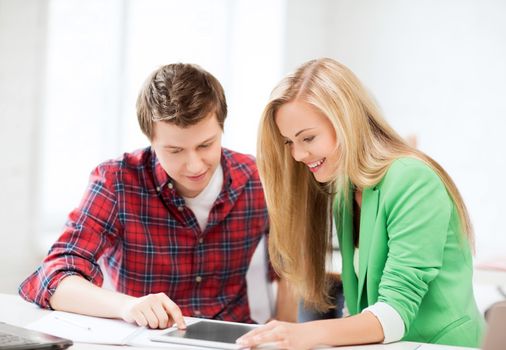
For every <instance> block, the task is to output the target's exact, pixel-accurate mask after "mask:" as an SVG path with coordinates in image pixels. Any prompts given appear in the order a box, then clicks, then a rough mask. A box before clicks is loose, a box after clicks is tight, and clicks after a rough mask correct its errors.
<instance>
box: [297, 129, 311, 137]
mask: <svg viewBox="0 0 506 350" xmlns="http://www.w3.org/2000/svg"><path fill="white" fill-rule="evenodd" d="M311 129H314V128H306V129H302V130H300V131H299V132H297V133H296V134H295V137H297V136H299V135H300V134H302V133H303V132H304V131H307V130H311Z"/></svg>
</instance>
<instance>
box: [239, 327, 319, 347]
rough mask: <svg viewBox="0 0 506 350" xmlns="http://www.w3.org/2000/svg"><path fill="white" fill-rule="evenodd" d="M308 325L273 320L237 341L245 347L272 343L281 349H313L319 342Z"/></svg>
mask: <svg viewBox="0 0 506 350" xmlns="http://www.w3.org/2000/svg"><path fill="white" fill-rule="evenodd" d="M308 326H309V324H305V323H288V322H281V321H271V322H269V323H267V324H266V325H264V326H262V327H258V328H256V329H254V330H252V331H251V332H248V333H247V334H245V335H243V336H242V337H240V338H239V339H237V341H236V342H237V344H239V345H241V346H243V347H254V346H257V345H260V344H266V343H270V344H272V345H274V346H275V347H276V348H279V349H291V350H292V349H293V350H295V349H297V350H299V349H300V350H303V349H311V348H312V347H314V346H316V345H317V344H315V343H314V340H313V339H312V336H311V332H310V331H309V330H308Z"/></svg>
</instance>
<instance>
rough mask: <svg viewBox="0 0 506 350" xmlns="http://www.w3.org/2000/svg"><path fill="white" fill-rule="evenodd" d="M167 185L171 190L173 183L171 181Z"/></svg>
mask: <svg viewBox="0 0 506 350" xmlns="http://www.w3.org/2000/svg"><path fill="white" fill-rule="evenodd" d="M167 186H169V188H170V189H171V190H172V189H173V188H174V185H173V184H172V182H169V184H168V185H167Z"/></svg>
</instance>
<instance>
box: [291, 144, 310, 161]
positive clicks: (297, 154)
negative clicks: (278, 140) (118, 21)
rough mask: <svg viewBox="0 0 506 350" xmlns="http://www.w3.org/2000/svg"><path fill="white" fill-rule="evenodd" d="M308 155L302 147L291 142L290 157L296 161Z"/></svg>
mask: <svg viewBox="0 0 506 350" xmlns="http://www.w3.org/2000/svg"><path fill="white" fill-rule="evenodd" d="M307 156H308V151H306V150H305V149H304V148H303V147H300V146H297V145H295V144H292V157H293V159H295V160H296V161H297V162H302V161H303V160H304V159H305V158H306V157H307Z"/></svg>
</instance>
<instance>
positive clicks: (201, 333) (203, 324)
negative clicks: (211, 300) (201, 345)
mask: <svg viewBox="0 0 506 350" xmlns="http://www.w3.org/2000/svg"><path fill="white" fill-rule="evenodd" d="M253 329H254V327H253V326H250V325H246V324H244V325H243V324H236V323H221V322H212V321H199V322H197V323H194V324H191V325H189V326H188V327H187V328H186V329H185V330H179V329H174V330H172V331H169V332H167V333H165V334H164V336H169V337H177V338H184V339H194V340H204V341H212V342H220V343H228V344H235V341H236V340H237V338H239V337H240V336H242V335H244V334H246V333H248V332H249V331H251V330H253Z"/></svg>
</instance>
